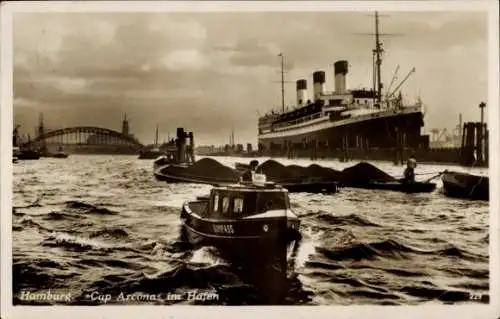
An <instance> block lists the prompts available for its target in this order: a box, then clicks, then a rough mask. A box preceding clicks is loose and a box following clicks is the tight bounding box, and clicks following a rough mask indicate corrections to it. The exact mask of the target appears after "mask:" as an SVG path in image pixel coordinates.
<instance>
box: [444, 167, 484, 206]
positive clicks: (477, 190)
mask: <svg viewBox="0 0 500 319" xmlns="http://www.w3.org/2000/svg"><path fill="white" fill-rule="evenodd" d="M441 179H442V181H443V189H444V193H445V195H447V196H449V197H455V198H464V199H473V200H489V178H488V177H484V176H476V175H471V174H466V173H460V172H452V171H448V172H446V173H444V174H443V176H442V177H441Z"/></svg>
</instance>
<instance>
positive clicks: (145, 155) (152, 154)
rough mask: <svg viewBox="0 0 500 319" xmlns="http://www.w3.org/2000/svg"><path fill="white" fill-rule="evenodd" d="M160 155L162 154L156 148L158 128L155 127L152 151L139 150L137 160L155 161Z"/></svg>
mask: <svg viewBox="0 0 500 319" xmlns="http://www.w3.org/2000/svg"><path fill="white" fill-rule="evenodd" d="M162 155H163V152H162V151H161V150H160V148H159V147H158V126H157V127H156V136H155V144H154V147H153V148H152V149H144V150H141V151H140V152H139V159H156V158H158V157H159V156H162Z"/></svg>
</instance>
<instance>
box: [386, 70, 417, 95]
mask: <svg viewBox="0 0 500 319" xmlns="http://www.w3.org/2000/svg"><path fill="white" fill-rule="evenodd" d="M413 72H415V67H413V68H412V69H411V70H410V72H408V74H407V75H406V76H405V78H404V79H403V81H401V82H400V83H399V85H398V86H397V87H396V88H395V89H394V90H393V91H392V92H391V93H390V94H389V95H388V97H389V98H391V97H393V96H394V94H395V93H396V92H397V90H399V88H400V87H401V86H402V85H403V84H404V83H405V82H406V80H408V78H409V77H410V76H411V75H412V73H413Z"/></svg>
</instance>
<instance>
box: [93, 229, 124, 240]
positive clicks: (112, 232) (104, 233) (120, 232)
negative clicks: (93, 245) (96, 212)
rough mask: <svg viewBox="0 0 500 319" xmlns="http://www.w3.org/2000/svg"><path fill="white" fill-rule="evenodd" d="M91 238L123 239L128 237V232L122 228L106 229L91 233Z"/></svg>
mask: <svg viewBox="0 0 500 319" xmlns="http://www.w3.org/2000/svg"><path fill="white" fill-rule="evenodd" d="M89 237H90V238H94V237H112V238H123V237H128V232H127V231H126V230H124V229H122V228H104V229H101V230H97V231H94V232H92V233H90V235H89Z"/></svg>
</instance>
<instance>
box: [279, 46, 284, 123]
mask: <svg viewBox="0 0 500 319" xmlns="http://www.w3.org/2000/svg"><path fill="white" fill-rule="evenodd" d="M278 56H279V57H280V58H281V111H282V112H283V113H284V112H285V62H284V58H285V57H284V56H283V53H280V54H278Z"/></svg>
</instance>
